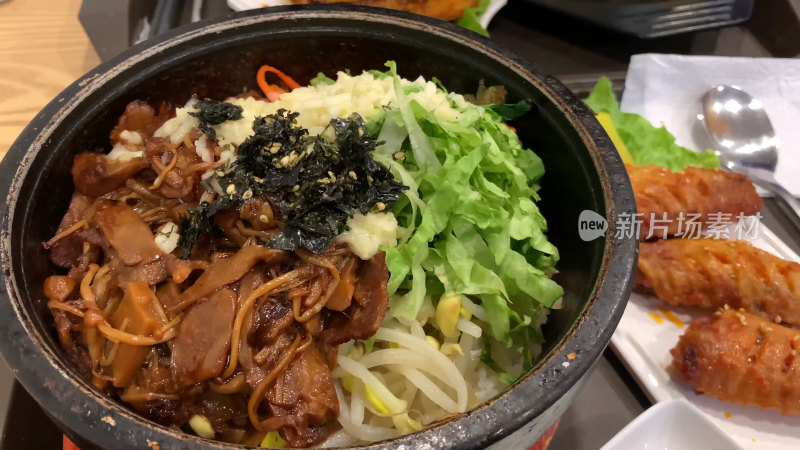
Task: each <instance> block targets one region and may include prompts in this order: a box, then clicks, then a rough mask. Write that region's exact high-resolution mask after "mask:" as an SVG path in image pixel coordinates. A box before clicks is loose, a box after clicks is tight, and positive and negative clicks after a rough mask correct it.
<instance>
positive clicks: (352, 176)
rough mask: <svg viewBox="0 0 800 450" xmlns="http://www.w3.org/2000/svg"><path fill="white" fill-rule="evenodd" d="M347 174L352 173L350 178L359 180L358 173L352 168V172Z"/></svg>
mask: <svg viewBox="0 0 800 450" xmlns="http://www.w3.org/2000/svg"><path fill="white" fill-rule="evenodd" d="M347 174H348V175H350V178H352V179H354V180H358V177H357V176H356V173H355V172H354V171H352V170H351V171H350V172H347Z"/></svg>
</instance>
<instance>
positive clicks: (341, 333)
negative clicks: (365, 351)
mask: <svg viewBox="0 0 800 450" xmlns="http://www.w3.org/2000/svg"><path fill="white" fill-rule="evenodd" d="M388 282H389V269H388V268H387V267H386V254H385V253H383V252H380V253H378V254H376V255H375V256H373V257H372V258H371V259H370V260H369V261H365V262H362V263H361V267H359V269H358V275H357V278H356V284H355V289H354V290H353V300H355V302H353V304H351V305H350V307H349V308H347V309H346V310H345V311H343V312H333V313H332V314H331V315H330V316H328V318H327V320H326V321H325V325H324V329H323V330H322V333H320V340H321V342H323V343H325V344H327V345H331V346H333V345H339V344H344V343H345V342H347V341H350V340H353V339H368V338H370V337H371V336H372V335H373V334H375V332H376V331H378V328H380V326H381V323H383V318H384V317H385V316H386V308H388V306H389V292H388V291H387V287H386V285H387V283H388Z"/></svg>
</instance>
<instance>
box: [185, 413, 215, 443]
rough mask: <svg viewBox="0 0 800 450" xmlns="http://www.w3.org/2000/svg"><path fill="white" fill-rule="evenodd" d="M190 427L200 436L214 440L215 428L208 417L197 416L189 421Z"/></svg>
mask: <svg viewBox="0 0 800 450" xmlns="http://www.w3.org/2000/svg"><path fill="white" fill-rule="evenodd" d="M189 426H190V427H192V430H194V432H195V433H196V434H197V435H198V436H200V437H202V438H206V439H214V427H212V426H211V421H209V420H208V417H206V416H202V415H200V414H195V415H193V416H192V418H191V419H189Z"/></svg>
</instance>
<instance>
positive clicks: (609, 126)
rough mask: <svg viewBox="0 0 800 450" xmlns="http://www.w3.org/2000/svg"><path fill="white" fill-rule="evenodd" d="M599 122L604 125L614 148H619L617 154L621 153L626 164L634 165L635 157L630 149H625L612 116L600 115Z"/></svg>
mask: <svg viewBox="0 0 800 450" xmlns="http://www.w3.org/2000/svg"><path fill="white" fill-rule="evenodd" d="M597 121H598V122H600V125H602V126H603V129H605V130H606V133H607V134H608V137H610V138H611V142H613V143H614V146H615V147H617V152H619V156H620V157H621V158H622V162H624V163H625V164H633V156H631V154H630V152H629V151H628V147H625V143H624V142H622V138H621V137H619V133H617V129H616V127H614V123H613V122H611V116H609V115H608V113H598V114H597Z"/></svg>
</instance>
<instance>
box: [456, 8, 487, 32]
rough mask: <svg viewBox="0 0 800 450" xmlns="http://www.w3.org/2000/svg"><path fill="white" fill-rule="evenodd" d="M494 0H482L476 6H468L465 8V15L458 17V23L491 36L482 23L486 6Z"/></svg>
mask: <svg viewBox="0 0 800 450" xmlns="http://www.w3.org/2000/svg"><path fill="white" fill-rule="evenodd" d="M491 2H492V0H480V1H479V2H478V5H477V6H475V7H474V8H466V9H464V15H463V16H461V18H460V19H458V22H457V23H458V25H460V26H462V27H464V28H466V29H468V30H472V31H474V32H476V33H478V34H482V35H484V36H486V37H489V32H488V31H486V29H485V28H483V26H482V25H481V21H480V18H481V15H482V14H483V13H485V12H486V8H488V7H489V4H490V3H491Z"/></svg>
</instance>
